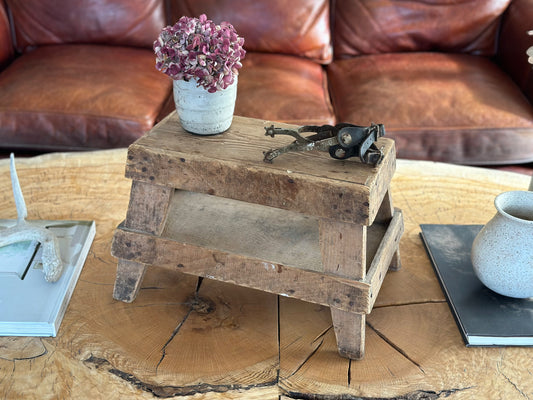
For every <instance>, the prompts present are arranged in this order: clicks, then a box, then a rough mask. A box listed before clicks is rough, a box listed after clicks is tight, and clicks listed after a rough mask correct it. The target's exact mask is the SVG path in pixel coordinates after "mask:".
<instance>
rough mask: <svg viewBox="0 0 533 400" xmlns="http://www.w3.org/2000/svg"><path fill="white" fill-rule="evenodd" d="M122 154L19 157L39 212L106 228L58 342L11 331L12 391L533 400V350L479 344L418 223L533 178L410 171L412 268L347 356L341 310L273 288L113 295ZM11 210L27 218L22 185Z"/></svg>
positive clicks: (2, 345) (1, 379)
mask: <svg viewBox="0 0 533 400" xmlns="http://www.w3.org/2000/svg"><path fill="white" fill-rule="evenodd" d="M125 160H126V151H125V150H116V151H109V152H108V151H106V152H95V153H83V154H82V153H79V154H69V155H63V154H54V155H49V156H41V157H37V158H32V159H27V160H23V159H18V160H17V170H18V173H19V176H20V181H21V185H22V189H23V191H24V195H25V199H26V202H27V204H28V211H29V218H30V219H38V218H40V219H54V218H55V219H60V218H64V219H72V218H80V219H95V220H96V226H97V236H96V239H95V242H94V244H93V247H92V249H91V252H90V254H89V257H88V259H87V262H86V264H85V267H84V269H83V271H82V274H81V277H80V280H79V282H78V285H77V286H76V289H75V291H74V294H73V297H72V300H71V302H70V305H69V307H68V309H67V312H66V315H65V319H64V321H63V324H62V325H61V328H60V329H59V333H58V336H57V337H56V338H0V398H2V399H20V398H24V399H57V398H75V399H97V398H106V399H124V398H128V399H154V398H179V399H191V400H192V399H195V400H198V399H237V398H242V399H269V400H270V399H272V400H274V399H275V400H277V399H278V398H279V396H280V395H282V396H283V397H282V398H283V399H284V400H289V399H302V398H308V399H311V398H315V399H332V398H345V399H356V398H363V399H364V398H384V399H387V398H391V399H392V398H402V399H415V398H424V397H425V398H430V399H437V398H441V399H444V398H446V399H452V400H453V399H492V398H498V399H520V398H528V397H529V398H533V371H532V368H531V365H532V357H533V349H530V348H511V347H509V348H469V349H467V348H466V347H465V346H464V344H463V341H462V339H461V336H460V334H459V331H458V329H457V327H456V325H455V322H454V320H453V317H452V315H451V313H450V311H449V308H448V305H447V304H446V302H445V300H444V296H443V294H442V291H441V290H440V287H439V284H438V281H437V279H436V278H435V274H434V272H433V270H432V268H431V264H430V262H429V259H428V258H427V255H426V254H425V250H424V248H423V245H422V242H421V241H420V238H419V232H420V229H419V224H420V223H463V224H470V223H478V224H483V223H486V222H487V221H488V220H489V219H490V218H492V216H493V215H494V213H495V212H496V211H495V209H494V206H493V200H494V197H495V196H496V195H497V194H499V193H500V192H502V191H505V190H513V189H525V188H527V186H528V183H529V177H528V176H525V175H518V174H513V173H509V172H499V171H493V170H485V169H478V168H469V167H459V166H453V165H444V164H438V163H429V162H407V161H404V160H400V161H399V162H398V165H397V171H396V174H395V175H394V178H393V181H392V187H391V192H392V195H393V199H394V205H395V206H396V207H399V208H401V209H402V211H403V214H404V218H405V233H404V235H403V236H402V239H401V244H400V247H401V249H400V250H401V252H402V264H403V265H402V269H401V270H399V271H397V272H394V273H388V274H387V275H386V277H385V280H384V282H383V286H382V288H381V291H380V294H379V296H378V297H377V300H376V304H375V306H374V310H373V311H372V313H371V314H370V315H368V316H367V321H366V322H367V326H366V331H367V332H366V345H365V346H366V355H365V358H364V359H363V360H361V361H357V362H355V361H352V362H350V361H349V360H347V359H344V358H342V357H339V355H338V353H337V347H336V342H335V335H334V333H333V329H332V322H331V315H330V310H329V308H327V307H323V306H319V305H315V304H312V303H306V302H303V301H299V300H295V299H291V298H285V297H279V312H278V298H277V296H275V295H272V294H269V293H264V292H260V291H257V290H253V289H246V288H241V287H237V286H234V285H228V284H222V283H218V282H216V281H212V280H208V279H204V280H203V281H202V283H201V284H200V285H198V279H196V278H195V277H192V276H189V275H184V274H176V273H174V272H173V271H168V270H166V269H164V268H153V269H148V271H147V272H146V276H145V279H144V282H143V285H142V287H141V289H140V294H139V296H138V297H137V299H136V301H135V302H134V303H132V304H125V303H123V302H120V301H114V300H113V299H112V292H113V283H114V280H115V274H116V259H114V258H113V257H112V256H111V255H110V247H111V238H112V234H113V231H114V229H115V227H116V226H117V224H118V223H119V222H120V221H122V220H123V219H124V218H125V215H126V210H127V206H128V199H129V194H130V181H129V180H128V179H125V178H124V162H125ZM280 160H281V158H280ZM0 184H2V185H3V187H4V188H9V185H10V180H9V166H8V161H7V160H2V161H0ZM0 217H1V218H16V210H15V206H14V203H13V196H12V194H11V192H10V191H9V190H4V191H3V192H2V193H1V194H0ZM278 321H279V324H278ZM278 328H279V338H278Z"/></svg>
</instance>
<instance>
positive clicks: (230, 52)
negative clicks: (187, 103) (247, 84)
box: [154, 14, 246, 93]
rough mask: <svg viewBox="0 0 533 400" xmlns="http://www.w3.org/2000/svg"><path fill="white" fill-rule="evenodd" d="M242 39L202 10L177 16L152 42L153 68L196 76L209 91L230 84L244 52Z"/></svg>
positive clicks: (179, 75) (179, 76)
mask: <svg viewBox="0 0 533 400" xmlns="http://www.w3.org/2000/svg"><path fill="white" fill-rule="evenodd" d="M243 44H244V39H243V38H242V37H240V36H238V35H237V32H236V31H235V28H234V27H233V26H232V25H231V24H230V23H228V22H222V23H221V24H220V25H215V24H214V23H213V21H211V20H209V19H207V17H206V15H205V14H202V15H200V17H199V18H189V17H181V18H180V19H179V20H178V22H176V24H175V25H174V26H167V27H166V28H163V30H162V31H161V34H160V35H159V37H158V38H157V40H156V41H155V42H154V52H155V55H156V68H157V69H158V70H159V71H161V72H163V73H165V74H167V75H168V76H170V77H171V78H172V79H183V80H186V81H188V80H189V79H194V78H196V79H197V82H198V85H199V86H203V87H204V88H205V89H206V90H207V91H209V92H211V93H213V92H216V91H217V90H221V89H225V88H227V87H228V86H229V85H231V84H232V83H233V81H234V79H235V76H236V75H238V69H239V68H241V67H242V64H241V60H242V59H243V58H244V56H245V55H246V51H245V50H244V49H243V47H242V46H243Z"/></svg>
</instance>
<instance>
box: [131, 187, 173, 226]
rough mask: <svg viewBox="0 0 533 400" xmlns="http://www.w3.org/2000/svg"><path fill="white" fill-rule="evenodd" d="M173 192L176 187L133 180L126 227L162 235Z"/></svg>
mask: <svg viewBox="0 0 533 400" xmlns="http://www.w3.org/2000/svg"><path fill="white" fill-rule="evenodd" d="M173 194H174V189H172V188H169V187H166V186H159V185H152V184H150V183H145V182H140V181H133V182H132V184H131V192H130V203H129V206H128V213H127V215H126V221H125V226H126V228H128V229H134V230H138V231H142V232H147V233H152V234H154V235H160V234H161V231H162V230H163V228H164V225H165V221H166V218H167V212H168V207H169V205H170V200H171V198H172V195H173Z"/></svg>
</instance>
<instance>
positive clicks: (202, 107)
mask: <svg viewBox="0 0 533 400" xmlns="http://www.w3.org/2000/svg"><path fill="white" fill-rule="evenodd" d="M173 89H174V103H175V104H176V111H177V113H178V116H179V118H180V123H181V126H183V129H185V130H186V131H188V132H191V133H196V134H198V135H216V134H218V133H222V132H224V131H226V130H228V129H229V127H230V126H231V122H232V121H233V111H234V110H235V100H236V99H237V77H235V80H234V82H233V83H232V84H231V85H230V86H228V87H227V88H226V89H223V90H219V91H217V92H215V93H209V92H208V91H207V90H206V89H204V88H203V87H202V86H197V84H196V80H192V79H191V80H190V81H188V82H186V81H184V80H175V81H174V84H173Z"/></svg>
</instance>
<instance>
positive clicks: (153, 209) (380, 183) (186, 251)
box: [112, 114, 403, 359]
mask: <svg viewBox="0 0 533 400" xmlns="http://www.w3.org/2000/svg"><path fill="white" fill-rule="evenodd" d="M264 126H265V123H264V121H260V120H255V119H251V118H242V117H236V118H235V119H234V122H233V125H232V127H231V128H230V130H228V131H227V132H225V133H224V134H222V135H218V136H211V137H205V136H204V137H200V136H196V135H191V134H189V133H187V132H185V131H184V130H183V129H182V128H181V127H180V125H179V122H178V120H177V117H176V115H175V114H172V115H171V116H169V117H168V118H166V119H165V120H163V121H162V122H161V123H159V124H158V125H157V126H156V127H154V128H153V129H152V131H151V132H150V133H148V134H147V135H146V136H144V137H142V138H141V139H139V140H138V141H137V142H135V143H134V144H132V145H131V146H130V147H129V151H128V162H127V167H126V176H127V177H128V178H130V179H132V188H131V194H130V203H129V207H128V213H127V216H126V220H125V221H124V222H123V223H122V224H120V225H119V227H118V229H117V230H116V233H115V235H114V239H113V246H112V253H113V255H114V256H115V257H117V258H118V259H119V262H118V268H117V277H116V282H115V290H114V297H115V299H117V300H122V301H125V302H132V301H133V300H134V299H135V297H136V296H137V293H138V291H139V288H140V286H141V283H142V280H143V276H144V273H145V271H146V267H147V266H149V265H157V266H159V267H164V268H168V269H171V270H175V271H178V272H181V273H187V274H191V275H196V276H201V277H204V278H209V279H216V280H219V281H223V282H230V283H233V284H236V285H240V286H245V287H250V288H254V289H259V290H263V291H267V292H271V293H276V294H279V295H282V296H287V297H293V298H297V299H301V300H305V301H308V302H311V303H315V304H320V305H324V306H327V307H329V308H330V309H331V315H332V319H333V326H334V329H335V334H336V337H337V345H338V350H339V353H340V354H341V355H342V356H345V357H348V358H352V359H361V358H362V357H363V355H364V343H365V341H364V338H365V318H366V315H367V314H369V313H370V312H371V310H372V307H373V304H374V302H375V300H376V297H377V294H378V292H379V289H380V287H381V284H382V282H383V279H384V277H385V274H386V272H387V270H388V268H389V267H392V268H393V269H397V268H399V266H400V265H399V264H400V258H399V250H398V246H399V241H400V237H401V235H402V232H403V219H402V213H401V211H400V210H398V209H394V208H393V206H392V200H391V196H390V190H389V186H390V181H391V179H392V176H393V174H394V170H395V165H396V164H395V161H396V158H395V149H394V142H393V141H392V140H390V139H387V138H380V139H379V143H378V146H379V147H381V148H382V149H383V153H384V157H383V160H382V161H381V163H380V164H378V165H377V166H371V165H366V164H362V163H361V162H359V161H358V160H355V159H351V160H346V161H338V160H334V159H332V158H330V157H329V155H327V154H324V153H317V152H313V153H307V154H290V155H284V156H283V157H280V158H279V159H276V160H275V162H274V164H265V163H264V162H263V161H262V151H264V150H267V149H268V148H269V147H270V146H273V145H275V144H276V142H275V141H273V140H272V139H268V138H265V136H264ZM276 145H277V144H276Z"/></svg>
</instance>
